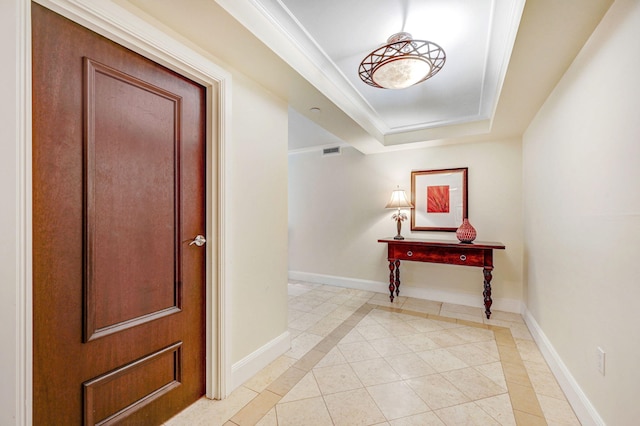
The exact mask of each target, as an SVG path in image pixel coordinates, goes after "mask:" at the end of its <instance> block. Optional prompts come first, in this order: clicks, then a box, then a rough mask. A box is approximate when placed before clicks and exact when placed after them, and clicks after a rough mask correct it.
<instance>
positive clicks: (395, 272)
mask: <svg viewBox="0 0 640 426" xmlns="http://www.w3.org/2000/svg"><path fill="white" fill-rule="evenodd" d="M378 242H379V243H385V244H387V247H388V255H387V259H388V260H389V292H390V293H391V294H390V296H389V298H390V299H391V302H393V292H394V290H395V293H396V296H398V295H400V261H401V260H410V261H413V262H429V263H446V264H449V265H462V266H479V267H482V272H483V274H484V291H483V292H482V295H483V296H484V307H485V311H484V312H485V314H486V315H487V318H489V317H490V316H491V304H492V303H493V300H492V299H491V278H492V275H491V271H492V270H493V250H494V249H497V250H502V249H504V244H502V243H490V242H482V241H474V242H473V243H459V242H457V241H440V240H418V239H405V240H395V239H393V238H384V239H380V240H378Z"/></svg>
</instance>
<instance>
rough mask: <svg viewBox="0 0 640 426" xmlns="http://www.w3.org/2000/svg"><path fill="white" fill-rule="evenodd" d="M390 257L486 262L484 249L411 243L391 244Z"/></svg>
mask: <svg viewBox="0 0 640 426" xmlns="http://www.w3.org/2000/svg"><path fill="white" fill-rule="evenodd" d="M389 259H399V260H413V261H416V262H431V263H448V264H452V265H467V266H484V264H485V262H484V260H485V259H484V250H469V249H465V248H463V247H460V248H457V247H456V248H450V247H436V248H434V247H430V248H425V247H423V246H419V245H416V246H413V245H409V244H398V245H392V244H389Z"/></svg>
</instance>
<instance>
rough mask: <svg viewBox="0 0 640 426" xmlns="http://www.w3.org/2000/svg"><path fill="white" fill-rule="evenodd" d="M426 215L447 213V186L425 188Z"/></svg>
mask: <svg viewBox="0 0 640 426" xmlns="http://www.w3.org/2000/svg"><path fill="white" fill-rule="evenodd" d="M427 213H449V185H438V186H427Z"/></svg>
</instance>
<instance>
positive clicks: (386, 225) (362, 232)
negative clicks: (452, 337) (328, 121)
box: [289, 140, 522, 312]
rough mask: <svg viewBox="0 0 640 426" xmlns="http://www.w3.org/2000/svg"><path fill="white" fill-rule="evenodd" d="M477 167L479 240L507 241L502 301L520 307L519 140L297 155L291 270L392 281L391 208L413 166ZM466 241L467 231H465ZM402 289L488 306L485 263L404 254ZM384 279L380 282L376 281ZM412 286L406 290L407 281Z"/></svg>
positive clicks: (499, 305)
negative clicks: (408, 258) (440, 261)
mask: <svg viewBox="0 0 640 426" xmlns="http://www.w3.org/2000/svg"><path fill="white" fill-rule="evenodd" d="M457 167H468V168H469V183H468V194H469V219H470V222H471V223H472V224H473V225H474V227H475V228H476V229H477V232H478V237H477V239H478V240H479V241H499V242H502V243H504V244H505V245H506V247H507V248H506V250H504V251H503V250H496V251H494V265H495V271H494V274H493V276H494V278H493V281H492V284H493V298H494V308H495V309H504V310H510V311H517V312H520V301H521V299H522V235H521V234H522V231H521V229H522V210H521V205H522V198H521V173H522V169H521V147H520V142H519V140H508V141H500V142H487V143H478V144H467V145H451V146H440V147H434V148H426V149H419V150H409V151H396V152H390V153H383V154H374V155H367V156H365V155H363V154H361V153H359V152H358V151H356V150H355V149H353V148H346V149H344V150H343V154H342V155H340V156H327V157H321V156H320V153H319V152H307V153H298V154H290V155H289V234H290V235H289V271H290V274H291V276H292V277H296V276H301V273H302V276H304V275H305V274H320V275H325V276H333V277H340V278H347V279H352V280H356V281H357V280H367V281H374V282H379V283H381V285H380V286H378V287H376V288H380V289H385V288H386V286H387V285H388V277H389V269H388V262H387V260H386V245H384V244H380V243H378V242H377V240H378V239H379V238H385V237H393V236H394V235H395V234H396V225H395V221H393V220H392V219H391V215H392V214H393V211H391V210H386V209H385V208H384V206H385V204H386V203H387V202H388V201H389V197H390V196H391V192H392V191H393V190H394V189H395V188H396V185H400V187H401V188H403V189H405V190H406V192H407V195H408V196H410V194H411V171H412V170H430V169H445V168H457ZM410 228H411V225H410V220H407V221H405V222H404V223H403V227H402V234H403V235H404V236H405V237H413V238H432V239H454V240H455V234H454V233H451V232H425V231H422V232H413V233H412V232H411V231H410ZM456 241H457V240H456ZM401 281H402V285H401V295H402V294H405V295H417V296H424V297H428V298H431V299H434V300H443V301H447V302H453V303H461V304H469V305H474V306H479V307H480V306H483V304H482V281H483V278H482V270H481V269H479V268H468V267H462V266H450V265H436V264H426V263H417V262H403V264H402V266H401ZM374 287H375V286H372V289H373V288H374ZM403 288H404V290H405V291H404V292H403V291H402V289H403Z"/></svg>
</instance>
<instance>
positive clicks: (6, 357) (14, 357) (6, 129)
mask: <svg viewBox="0 0 640 426" xmlns="http://www.w3.org/2000/svg"><path fill="white" fill-rule="evenodd" d="M18 9H19V1H18V0H16V1H3V2H0V57H2V58H3V62H4V64H5V66H3V67H0V129H2V140H0V199H2V203H3V206H2V208H1V209H0V235H1V236H2V237H0V283H1V285H0V341H2V342H3V349H2V351H0V424H3V425H10V424H14V423H15V422H16V420H17V417H18V416H19V406H18V402H19V395H18V390H17V383H18V374H19V356H20V342H19V340H18V339H19V335H18V329H17V326H18V318H17V315H18V314H19V311H18V306H17V304H18V294H19V291H20V290H21V277H20V272H19V264H18V262H19V261H20V251H21V248H22V247H20V239H19V232H20V228H19V222H18V221H19V218H20V216H19V213H20V209H21V205H20V199H19V196H20V195H19V191H18V185H19V182H20V176H19V169H18V165H17V159H18V155H19V143H18V138H19V132H20V130H19V129H20V128H19V126H20V123H19V122H18V108H19V105H18V90H19V87H20V85H19V81H20V74H19V68H18V65H17V64H18V57H17V54H18V51H17V48H16V46H17V45H18V40H17V35H18V34H19V31H18V22H17V19H16V16H17V11H18Z"/></svg>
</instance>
